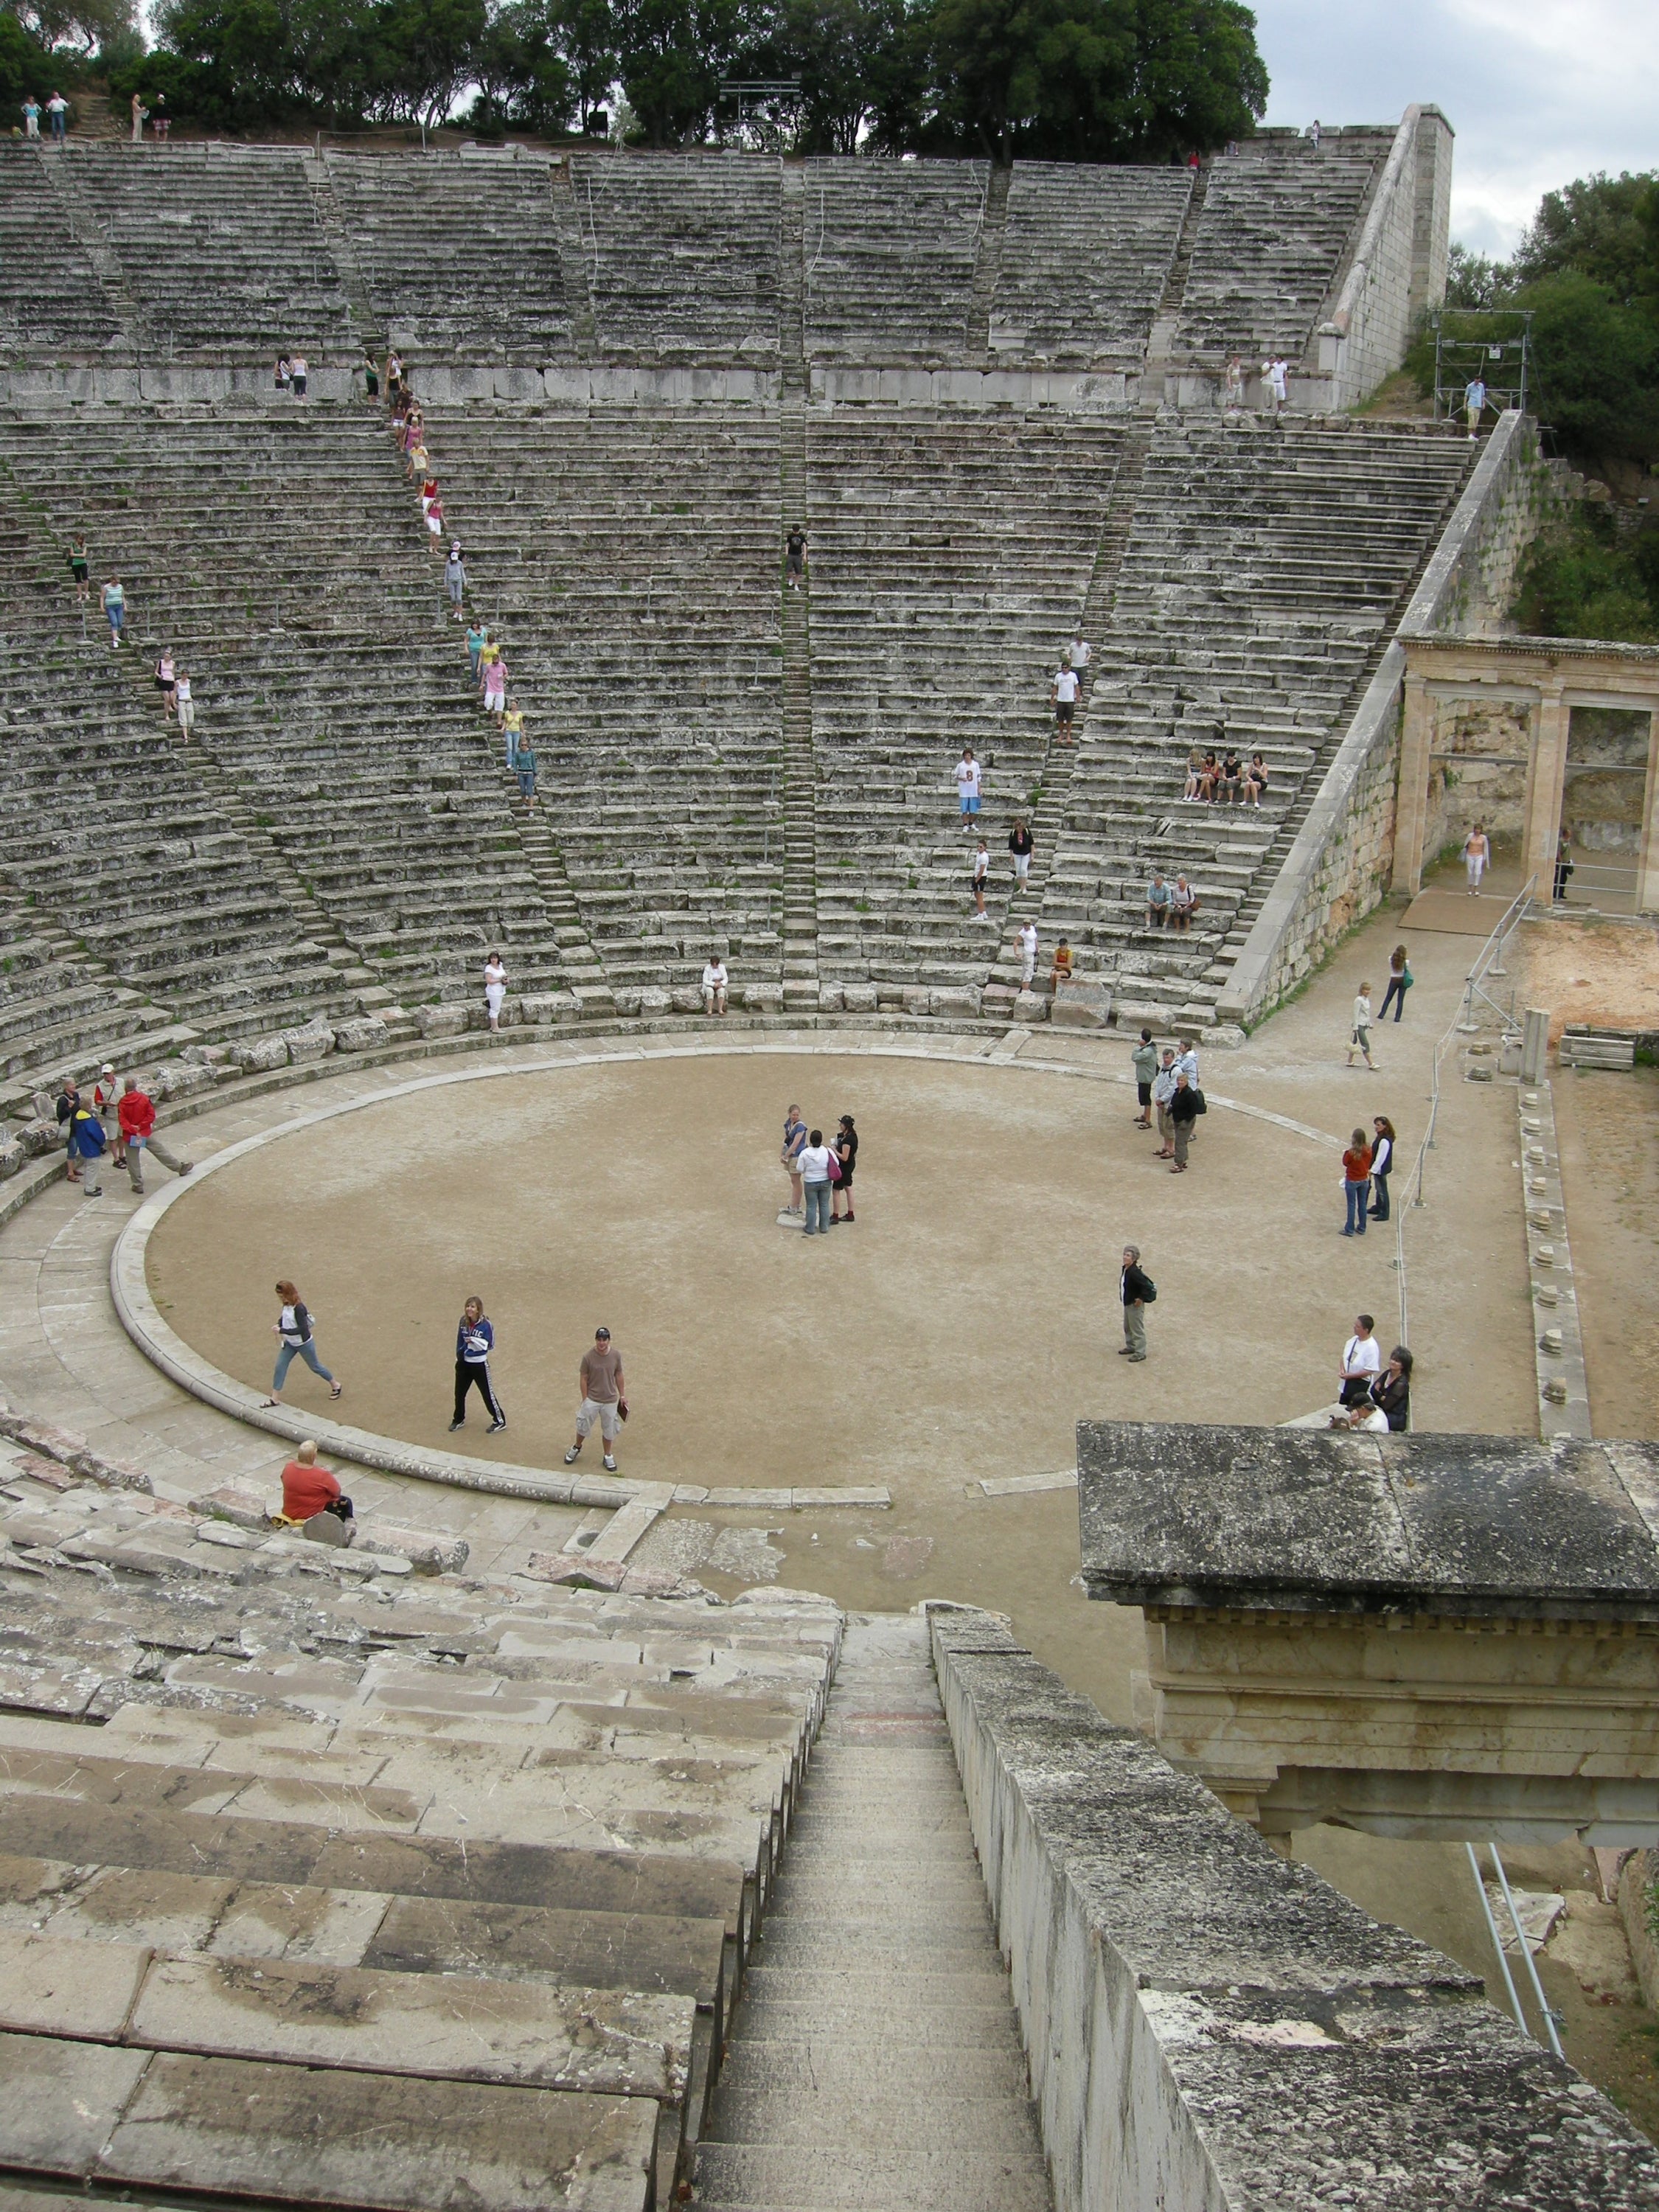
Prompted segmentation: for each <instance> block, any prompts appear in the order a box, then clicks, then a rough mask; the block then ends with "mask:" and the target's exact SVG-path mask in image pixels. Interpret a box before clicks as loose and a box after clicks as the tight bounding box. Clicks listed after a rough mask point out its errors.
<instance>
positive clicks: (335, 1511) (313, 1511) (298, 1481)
mask: <svg viewBox="0 0 1659 2212" xmlns="http://www.w3.org/2000/svg"><path fill="white" fill-rule="evenodd" d="M319 1513H331V1514H332V1515H333V1516H334V1517H335V1519H336V1520H337V1521H354V1520H355V1519H356V1515H355V1514H354V1513H353V1512H352V1510H351V1500H350V1499H349V1498H347V1497H346V1496H345V1495H344V1494H343V1492H342V1491H341V1488H340V1483H339V1478H338V1476H337V1475H332V1474H330V1473H329V1471H328V1469H327V1468H325V1467H319V1466H318V1464H317V1447H316V1444H315V1443H313V1440H312V1439H311V1438H310V1437H307V1438H306V1440H305V1442H304V1443H302V1444H301V1446H300V1448H299V1449H298V1450H297V1451H296V1452H295V1455H294V1457H293V1458H292V1459H291V1460H289V1463H288V1465H287V1466H286V1467H285V1468H283V1510H282V1511H281V1512H280V1513H278V1514H276V1515H275V1516H273V1517H274V1518H275V1519H276V1521H277V1522H278V1523H279V1524H280V1525H282V1526H283V1527H285V1528H303V1527H304V1526H305V1524H306V1522H307V1521H310V1520H313V1519H314V1518H315V1517H316V1516H317V1515H318V1514H319Z"/></svg>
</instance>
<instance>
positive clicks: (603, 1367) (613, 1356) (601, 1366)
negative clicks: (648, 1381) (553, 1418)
mask: <svg viewBox="0 0 1659 2212" xmlns="http://www.w3.org/2000/svg"><path fill="white" fill-rule="evenodd" d="M581 1391H582V1395H581V1403H580V1405H579V1406H578V1407H577V1408H576V1441H575V1443H574V1444H572V1445H571V1447H570V1449H569V1450H568V1452H567V1453H566V1454H565V1455H564V1463H565V1465H566V1466H567V1467H574V1464H575V1462H576V1458H577V1455H578V1454H579V1453H580V1450H581V1448H582V1445H583V1443H585V1442H586V1437H587V1434H588V1431H589V1430H590V1429H592V1425H593V1424H594V1422H595V1421H597V1422H598V1423H599V1438H600V1441H601V1443H603V1444H604V1446H605V1473H606V1474H615V1473H616V1472H617V1422H618V1420H623V1421H625V1420H626V1419H628V1385H627V1383H625V1382H624V1381H623V1364H622V1354H621V1352H617V1351H615V1350H613V1348H612V1346H611V1332H610V1330H609V1329H608V1328H599V1329H595V1330H594V1332H593V1349H592V1351H591V1352H583V1354H582V1364H581Z"/></svg>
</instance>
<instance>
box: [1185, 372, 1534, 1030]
mask: <svg viewBox="0 0 1659 2212" xmlns="http://www.w3.org/2000/svg"><path fill="white" fill-rule="evenodd" d="M1558 498H1559V493H1558V491H1557V489H1556V487H1555V480H1554V478H1553V477H1552V476H1551V474H1550V472H1549V471H1548V470H1547V467H1546V466H1545V465H1544V464H1543V462H1542V460H1541V458H1540V455H1539V452H1538V434H1537V428H1536V425H1535V424H1534V422H1532V421H1531V419H1530V418H1529V417H1527V416H1521V415H1518V414H1516V413H1513V412H1511V413H1510V414H1507V415H1505V416H1503V417H1502V418H1501V420H1500V421H1499V423H1498V428H1497V429H1496V430H1494V431H1493V433H1492V437H1491V438H1490V439H1489V441H1487V445H1486V451H1485V452H1484V453H1482V454H1481V456H1480V462H1479V464H1478V465H1477V466H1476V468H1475V471H1474V475H1473V476H1472V477H1470V479H1469V482H1468V487H1467V489H1465V491H1464V494H1463V496H1462V499H1461V500H1460V501H1458V504H1457V507H1456V510H1455V513H1453V516H1452V519H1451V521H1450V523H1449V525H1448V526H1447V529H1446V532H1445V535H1444V536H1443V538H1442V539H1441V541H1440V544H1439V545H1438V546H1437V548H1436V550H1435V552H1434V554H1433V556H1432V557H1431V560H1430V562H1429V563H1428V566H1427V568H1425V570H1424V573H1423V578H1422V581H1421V582H1420V583H1419V586H1418V587H1417V590H1416V592H1414V593H1413V597H1412V601H1411V604H1410V605H1409V606H1408V607H1407V610H1406V613H1405V617H1404V618H1403V620H1402V621H1401V625H1400V630H1399V634H1398V635H1399V636H1400V637H1406V636H1407V635H1432V634H1437V633H1439V632H1443V631H1445V632H1450V631H1462V630H1466V629H1474V630H1475V631H1476V632H1480V631H1481V630H1482V629H1485V630H1486V632H1487V633H1488V634H1490V632H1491V631H1492V630H1494V629H1496V628H1497V627H1498V624H1499V623H1501V622H1502V620H1503V613H1504V609H1505V607H1506V606H1507V605H1508V602H1509V599H1510V594H1511V592H1512V591H1513V589H1514V583H1515V577H1516V571H1517V569H1518V568H1519V566H1520V562H1521V560H1522V556H1523V555H1524V553H1525V551H1526V549H1527V547H1528V545H1529V544H1531V542H1532V539H1533V538H1534V536H1535V535H1536V534H1537V532H1538V529H1539V526H1540V525H1541V522H1542V520H1544V519H1545V517H1546V516H1547V513H1549V512H1550V511H1551V509H1552V507H1553V503H1554V502H1555V501H1556V500H1557V499H1558ZM1405 676H1406V655H1405V651H1404V648H1403V647H1401V645H1400V644H1399V643H1398V642H1395V643H1393V644H1390V645H1389V647H1388V649H1387V651H1386V652H1385V653H1384V654H1383V659H1382V662H1381V664H1380V665H1379V666H1378V668H1377V671H1376V675H1375V676H1374V677H1373V678H1372V679H1371V682H1370V685H1369V687H1368V688H1367V690H1366V692H1365V696H1364V698H1363V699H1362V700H1361V702H1360V703H1359V707H1358V711H1357V712H1356V714H1355V715H1354V717H1353V720H1352V722H1351V723H1350V725H1349V726H1348V730H1347V733H1346V736H1345V737H1344V738H1343V740H1342V743H1341V744H1340V747H1339V748H1338V750H1337V754H1336V757H1335V759H1334V761H1333V762H1332V763H1331V765H1330V767H1329V768H1328V769H1327V770H1326V773H1325V778H1324V781H1323V783H1322V786H1321V787H1320V791H1319V793H1318V796H1317V797H1316V799H1315V800H1314V803H1313V805H1312V806H1311V807H1310V810H1309V812H1308V816H1307V818H1306V820H1305V821H1304V823H1303V825H1302V828H1301V829H1300V831H1299V832H1298V833H1297V839H1296V842H1295V843H1294V844H1293V845H1292V846H1291V851H1290V854H1289V857H1288V858H1287V859H1286V860H1285V866H1284V867H1283V868H1282V869H1281V871H1280V872H1279V880H1278V882H1277V883H1276V884H1275V885H1274V886H1273V891H1272V892H1271V894H1270V895H1269V896H1268V897H1267V900H1266V902H1264V904H1263V906H1262V909H1261V913H1260V915H1258V916H1257V917H1256V920H1255V924H1254V926H1253V927H1252V928H1251V931H1250V933H1249V938H1248V939H1246V941H1245V944H1244V946H1243V951H1241V952H1240V954H1239V957H1238V959H1237V963H1236V964H1235V966H1234V969H1233V972H1232V975H1231V978H1230V979H1229V981H1228V984H1227V987H1226V989H1225V991H1224V993H1223V994H1222V996H1221V998H1220V1000H1219V1001H1218V1005H1217V1008H1216V1018H1217V1019H1218V1021H1223V1022H1237V1023H1239V1024H1242V1025H1243V1026H1245V1027H1249V1025H1250V1024H1253V1023H1255V1022H1258V1021H1260V1020H1261V1018H1263V1017H1264V1016H1265V1015H1266V1014H1267V1013H1270V1012H1272V1010H1273V1007H1274V1006H1277V1005H1278V1004H1279V1001H1280V1000H1282V999H1283V998H1284V996H1285V993H1286V992H1287V991H1290V990H1291V989H1293V988H1294V987H1296V985H1297V983H1299V982H1300V981H1302V980H1303V979H1304V977H1305V976H1306V975H1309V974H1310V973H1311V971H1312V970H1313V969H1315V968H1316V967H1317V966H1318V964H1319V963H1320V962H1321V961H1322V959H1323V958H1324V957H1325V956H1326V954H1327V953H1328V951H1330V949H1331V947H1332V946H1333V945H1335V944H1336V943H1337V942H1338V940H1339V939H1340V938H1342V937H1343V936H1345V935H1346V933H1347V932H1348V931H1349V930H1350V929H1352V927H1353V926H1354V924H1355V923H1356V922H1358V921H1363V920H1364V916H1365V915H1368V914H1369V913H1370V912H1371V911H1372V909H1373V908H1375V907H1376V906H1378V905H1379V904H1381V902H1382V901H1383V898H1384V896H1386V894H1387V891H1388V887H1389V879H1390V877H1391V876H1392V873H1393V866H1394V829H1395V811H1396V809H1395V799H1396V790H1397V786H1398V781H1399V768H1400V744H1401V693H1402V690H1403V687H1404V683H1405Z"/></svg>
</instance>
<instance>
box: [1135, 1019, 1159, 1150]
mask: <svg viewBox="0 0 1659 2212" xmlns="http://www.w3.org/2000/svg"><path fill="white" fill-rule="evenodd" d="M1129 1064H1130V1066H1132V1067H1133V1069H1134V1072H1135V1096H1136V1097H1137V1098H1138V1099H1139V1101H1140V1111H1139V1114H1137V1115H1135V1117H1134V1124H1135V1127H1136V1128H1137V1129H1150V1128H1151V1127H1152V1084H1153V1081H1154V1080H1155V1079H1156V1077H1157V1075H1158V1047H1157V1046H1156V1045H1155V1044H1154V1043H1153V1042H1152V1031H1151V1030H1142V1031H1141V1032H1140V1042H1139V1044H1138V1045H1137V1046H1136V1047H1135V1048H1134V1050H1133V1052H1132V1053H1131V1054H1129Z"/></svg>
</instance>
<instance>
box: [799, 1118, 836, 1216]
mask: <svg viewBox="0 0 1659 2212" xmlns="http://www.w3.org/2000/svg"><path fill="white" fill-rule="evenodd" d="M831 1157H832V1155H831V1153H830V1150H829V1146H828V1145H826V1144H825V1143H824V1141H823V1130H822V1129H814V1130H812V1131H811V1133H809V1135H808V1137H807V1139H806V1149H805V1152H802V1154H801V1156H800V1158H799V1161H798V1162H797V1163H796V1165H797V1166H798V1168H799V1171H800V1179H801V1185H802V1188H803V1189H804V1190H805V1194H806V1233H807V1235H808V1236H809V1237H811V1236H812V1235H814V1234H815V1233H822V1234H823V1236H825V1237H827V1236H828V1235H829V1191H830V1182H829V1162H830V1158H831Z"/></svg>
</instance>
